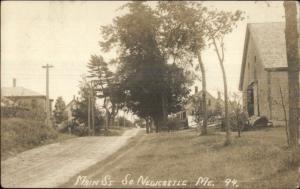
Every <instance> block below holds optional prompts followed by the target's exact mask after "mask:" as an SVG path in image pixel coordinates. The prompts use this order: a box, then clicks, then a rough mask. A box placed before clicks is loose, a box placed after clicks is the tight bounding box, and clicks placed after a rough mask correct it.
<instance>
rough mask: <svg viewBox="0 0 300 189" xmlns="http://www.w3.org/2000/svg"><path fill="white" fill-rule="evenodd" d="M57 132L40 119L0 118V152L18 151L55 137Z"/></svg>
mask: <svg viewBox="0 0 300 189" xmlns="http://www.w3.org/2000/svg"><path fill="white" fill-rule="evenodd" d="M57 137H58V133H57V131H56V130H55V129H53V128H52V127H49V126H46V125H45V124H44V123H43V122H41V121H34V120H27V119H21V118H6V119H3V118H2V119H1V153H2V154H5V153H9V152H19V151H23V150H26V149H30V148H33V147H35V146H38V145H40V144H43V143H45V142H46V141H47V140H51V139H56V138H57Z"/></svg>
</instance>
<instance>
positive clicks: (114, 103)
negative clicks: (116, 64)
mask: <svg viewBox="0 0 300 189" xmlns="http://www.w3.org/2000/svg"><path fill="white" fill-rule="evenodd" d="M88 68H89V76H88V77H89V78H92V79H93V80H92V82H94V84H93V87H94V88H95V91H96V96H97V97H99V98H103V99H104V102H103V108H104V109H105V110H106V116H107V119H108V122H107V123H108V124H111V122H114V118H115V116H116V115H117V114H118V111H119V109H120V108H122V107H123V103H122V102H123V101H124V100H123V98H122V97H123V96H124V95H122V92H121V88H120V84H119V82H118V77H117V76H118V75H117V74H114V73H113V72H112V71H110V70H109V68H108V63H106V62H105V61H104V59H103V57H102V56H96V55H92V56H91V59H90V61H89V62H88ZM98 93H100V94H98ZM108 126H109V125H108Z"/></svg>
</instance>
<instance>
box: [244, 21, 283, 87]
mask: <svg viewBox="0 0 300 189" xmlns="http://www.w3.org/2000/svg"><path fill="white" fill-rule="evenodd" d="M284 30H285V23H284V22H270V23H248V24H247V28H246V36H245V44H244V53H243V59H242V67H241V74H240V83H239V89H240V90H242V88H243V80H244V71H245V65H246V60H247V51H248V43H249V39H250V38H251V39H253V42H254V45H255V47H256V50H257V56H258V57H259V59H260V61H261V64H262V66H263V67H264V69H266V70H276V69H278V70H280V69H281V70H284V69H285V68H287V58H286V44H285V33H284Z"/></svg>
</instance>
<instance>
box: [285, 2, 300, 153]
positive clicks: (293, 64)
mask: <svg viewBox="0 0 300 189" xmlns="http://www.w3.org/2000/svg"><path fill="white" fill-rule="evenodd" d="M283 6H284V9H285V40H286V55H287V63H288V88H289V106H288V107H289V122H288V126H289V145H290V147H296V146H298V145H299V143H298V140H299V125H300V123H299V117H300V112H299V93H300V92H299V90H300V89H299V69H300V63H299V51H298V48H299V47H298V40H299V39H298V35H299V34H298V32H297V4H296V1H284V2H283Z"/></svg>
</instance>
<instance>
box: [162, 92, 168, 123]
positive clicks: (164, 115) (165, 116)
mask: <svg viewBox="0 0 300 189" xmlns="http://www.w3.org/2000/svg"><path fill="white" fill-rule="evenodd" d="M161 98H162V120H161V126H165V124H166V123H167V120H168V111H167V108H168V107H167V103H168V102H167V99H166V96H165V93H162V96H161Z"/></svg>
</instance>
